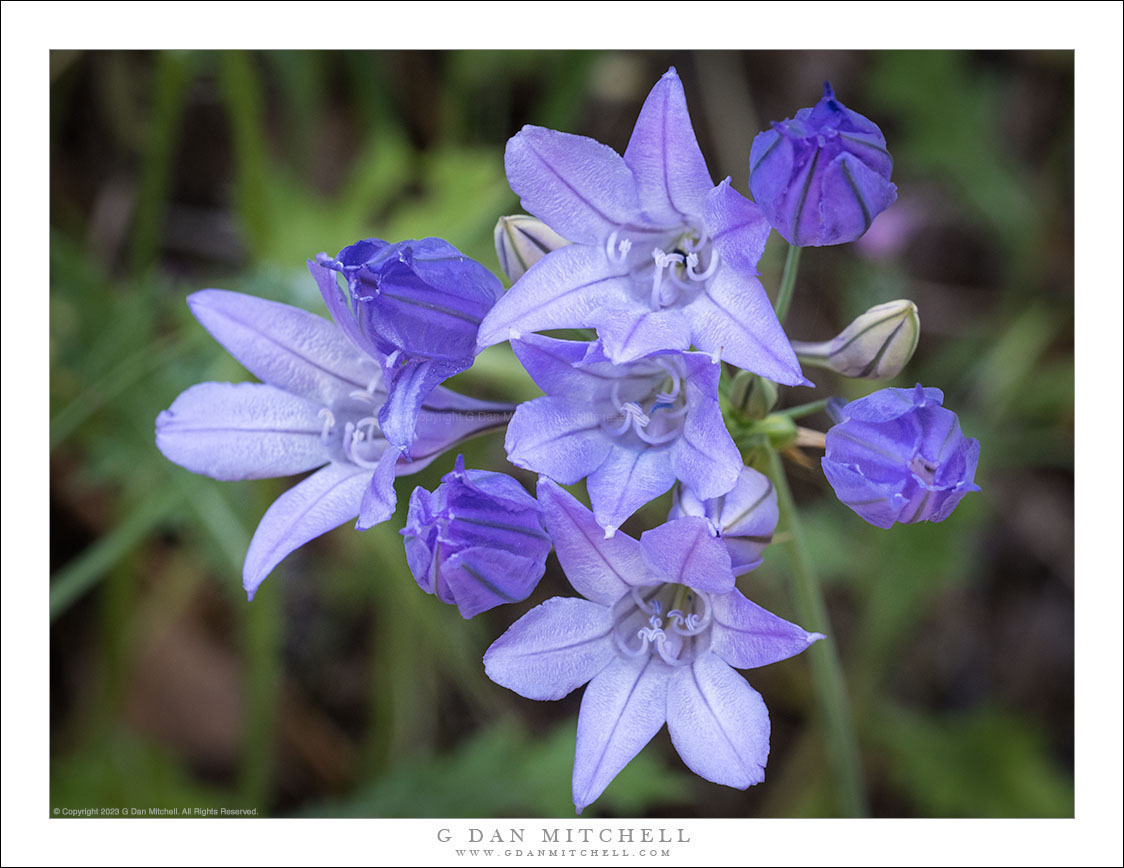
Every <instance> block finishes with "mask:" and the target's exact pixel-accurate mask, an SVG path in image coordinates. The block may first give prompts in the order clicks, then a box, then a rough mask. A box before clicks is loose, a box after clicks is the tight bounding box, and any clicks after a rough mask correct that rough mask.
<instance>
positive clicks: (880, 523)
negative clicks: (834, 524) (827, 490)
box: [820, 458, 909, 529]
mask: <svg viewBox="0 0 1124 868" xmlns="http://www.w3.org/2000/svg"><path fill="white" fill-rule="evenodd" d="M820 466H821V467H822V468H823V474H824V476H826V477H827V481H828V482H829V483H831V487H832V488H833V489H835V495H836V497H838V498H839V500H840V502H841V503H845V504H846V505H847V506H849V507H851V509H853V510H854V511H855V512H857V513H858V514H859V515H861V516H862V517H863V518H864V519H865V520H866V521H868V522H869V523H870V524H873V525H874V526H875V527H880V528H883V529H888V528H890V527H891V526H892V525H893V523H894V522H895V521H897V520H898V516H899V515H901V512H902V509H903V508H904V507H905V505H906V504H907V503H909V498H907V497H906V496H905V495H904V494H902V489H904V488H905V486H906V480H905V479H899V480H897V481H886V482H876V481H872V480H871V479H868V478H867V477H865V476H863V474H862V473H860V472H859V471H858V470H856V469H855V468H853V467H850V466H849V465H846V464H839V463H838V462H836V461H832V460H831V459H830V458H822V459H820Z"/></svg>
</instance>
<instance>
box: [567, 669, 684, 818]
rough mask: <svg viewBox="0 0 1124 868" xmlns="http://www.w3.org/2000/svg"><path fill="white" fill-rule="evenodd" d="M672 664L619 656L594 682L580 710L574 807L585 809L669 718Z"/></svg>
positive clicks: (575, 759) (575, 756) (590, 685)
mask: <svg viewBox="0 0 1124 868" xmlns="http://www.w3.org/2000/svg"><path fill="white" fill-rule="evenodd" d="M667 683H668V667H667V666H665V665H664V664H662V663H659V662H657V661H656V660H655V658H653V657H651V656H649V655H644V656H643V657H640V658H637V659H632V658H622V657H618V658H617V659H616V660H614V661H613V662H612V663H610V664H609V666H608V667H607V668H605V669H604V670H602V671H601V672H600V673H599V674H598V675H597V677H595V678H594V679H593V680H592V681H590V682H589V687H587V688H586V689H585V695H584V696H583V697H582V705H581V711H580V712H579V713H578V739H577V749H576V751H575V753H574V781H573V794H574V805H575V807H577V809H578V812H579V813H580V812H581V811H582V810H583V809H584V808H585V807H586V806H587V805H589V804H590V803H591V802H593V801H594V800H595V799H596V798H597V797H598V796H600V795H601V793H602V792H604V791H605V787H607V786H608V785H609V783H610V782H611V781H612V780H613V778H615V777H616V776H617V774H618V773H619V772H620V770H621V769H623V768H624V767H625V766H626V765H628V763H629V761H631V760H632V758H633V757H634V756H636V754H638V753H639V752H640V750H641V748H643V747H644V745H646V744H647V743H648V742H649V741H651V740H652V736H654V735H655V734H656V733H657V732H659V731H660V727H661V726H663V724H664V720H665V719H666V716H667Z"/></svg>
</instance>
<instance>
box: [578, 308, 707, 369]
mask: <svg viewBox="0 0 1124 868" xmlns="http://www.w3.org/2000/svg"><path fill="white" fill-rule="evenodd" d="M586 323H587V324H588V325H590V326H592V327H593V328H595V329H597V336H598V337H599V338H601V343H602V346H603V348H604V351H605V354H606V355H607V356H608V357H609V358H610V359H611V360H612V361H613V363H614V364H617V365H623V364H625V363H626V362H632V361H635V360H636V359H639V358H642V357H644V356H647V355H649V354H651V353H655V352H662V351H666V350H687V349H689V348H690V346H691V326H690V323H688V321H687V318H686V317H685V316H683V313H682V312H681V311H679V310H675V309H667V310H655V311H654V310H648V309H646V308H643V307H632V308H603V309H601V310H597V311H594V312H593V313H592V314H590V315H589V316H588V317H587V318H586Z"/></svg>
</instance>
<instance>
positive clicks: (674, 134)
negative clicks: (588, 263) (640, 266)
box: [563, 66, 714, 234]
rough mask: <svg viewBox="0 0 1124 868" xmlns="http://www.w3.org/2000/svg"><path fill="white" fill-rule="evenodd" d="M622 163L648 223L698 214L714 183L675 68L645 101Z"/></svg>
mask: <svg viewBox="0 0 1124 868" xmlns="http://www.w3.org/2000/svg"><path fill="white" fill-rule="evenodd" d="M624 161H625V163H626V164H627V165H628V167H629V168H630V169H632V174H633V175H635V176H636V184H637V187H638V189H639V192H640V204H641V206H642V207H643V208H644V211H645V213H646V214H647V215H648V216H649V217H650V218H652V219H654V220H659V221H661V222H669V223H671V222H674V223H682V222H684V218H687V217H689V216H693V215H696V214H699V213H701V212H702V207H703V202H704V201H705V200H706V195H707V193H709V192H710V190H711V189H712V188H713V187H714V181H712V180H711V178H710V172H709V171H708V170H707V168H706V160H705V159H703V155H702V151H701V150H699V143H698V140H697V139H696V138H695V131H694V129H693V128H692V127H691V116H690V115H689V114H688V112H687V98H686V96H685V95H684V93H683V83H682V82H681V81H680V80H679V75H678V74H677V73H676V71H675V67H674V66H673V67H672V68H671V69H669V70H668V71H667V72H665V73H664V75H663V77H662V78H661V79H660V80H659V81H658V82H657V83H656V86H655V87H653V88H652V91H651V93H649V94H648V98H647V99H646V100H645V101H644V106H643V108H641V109H640V117H639V118H637V120H636V126H635V128H634V129H633V130H632V138H631V139H629V142H628V148H627V150H625V152H624ZM563 234H564V233H563Z"/></svg>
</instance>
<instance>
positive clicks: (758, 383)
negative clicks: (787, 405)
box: [730, 371, 777, 419]
mask: <svg viewBox="0 0 1124 868" xmlns="http://www.w3.org/2000/svg"><path fill="white" fill-rule="evenodd" d="M730 403H731V404H733V406H734V407H735V408H736V409H737V410H738V411H739V412H741V413H742V414H744V415H745V416H748V417H749V418H750V419H764V418H765V417H766V416H768V415H769V413H770V412H771V411H772V409H773V407H775V406H776V404H777V384H776V383H774V382H773V381H772V380H767V379H765V378H764V377H759V376H757V374H751V373H750V372H749V371H739V372H738V374H737V375H736V376H735V377H734V382H733V383H732V384H731V385H730Z"/></svg>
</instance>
